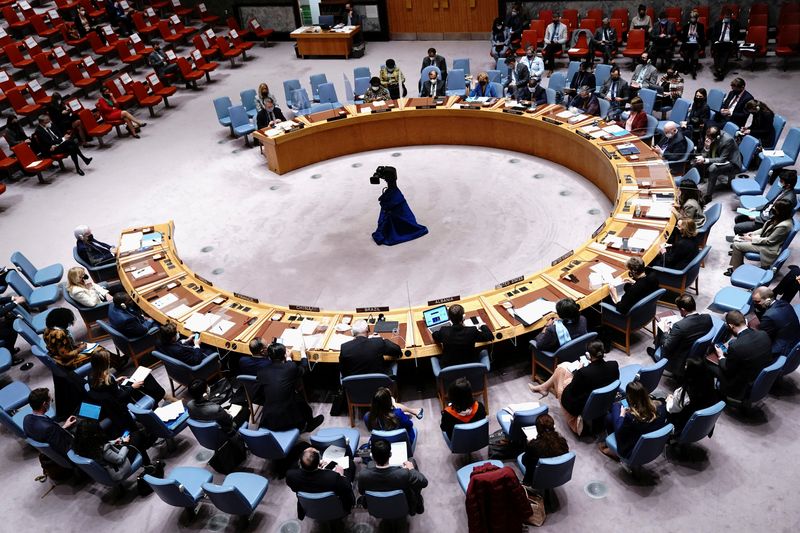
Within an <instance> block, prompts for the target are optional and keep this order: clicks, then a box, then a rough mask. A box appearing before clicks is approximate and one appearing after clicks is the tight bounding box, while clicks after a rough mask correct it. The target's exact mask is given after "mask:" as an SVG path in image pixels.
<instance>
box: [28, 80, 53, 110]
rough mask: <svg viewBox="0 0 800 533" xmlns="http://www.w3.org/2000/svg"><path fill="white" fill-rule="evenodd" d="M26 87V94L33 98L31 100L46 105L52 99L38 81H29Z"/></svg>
mask: <svg viewBox="0 0 800 533" xmlns="http://www.w3.org/2000/svg"><path fill="white" fill-rule="evenodd" d="M26 89H27V90H28V94H29V95H31V98H33V101H34V102H36V103H37V104H39V105H43V106H46V105H47V104H49V103H50V101H51V100H52V97H51V96H50V95H49V94H47V91H45V90H44V87H42V86H41V85H39V82H38V81H36V80H31V81H29V82H28V85H27V86H26Z"/></svg>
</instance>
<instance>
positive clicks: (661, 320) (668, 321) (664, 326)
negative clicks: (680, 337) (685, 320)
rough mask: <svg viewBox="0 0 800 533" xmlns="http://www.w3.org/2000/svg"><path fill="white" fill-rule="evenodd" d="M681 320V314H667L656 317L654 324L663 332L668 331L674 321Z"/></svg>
mask: <svg viewBox="0 0 800 533" xmlns="http://www.w3.org/2000/svg"><path fill="white" fill-rule="evenodd" d="M680 320H681V315H668V316H663V317H656V326H657V327H658V329H660V330H661V331H663V332H664V333H668V332H669V330H670V329H672V326H673V325H674V324H675V322H678V321H680Z"/></svg>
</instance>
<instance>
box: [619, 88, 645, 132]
mask: <svg viewBox="0 0 800 533" xmlns="http://www.w3.org/2000/svg"><path fill="white" fill-rule="evenodd" d="M617 124H618V125H619V126H620V127H621V128H625V129H626V130H628V131H629V132H631V133H632V134H634V135H636V136H637V137H641V136H642V135H644V134H645V133H647V113H645V112H644V102H643V101H642V99H641V98H639V97H638V96H636V97H634V98H633V99H632V100H631V112H630V114H628V118H627V119H626V120H625V121H624V122H623V121H620V122H617Z"/></svg>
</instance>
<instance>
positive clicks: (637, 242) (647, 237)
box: [628, 229, 659, 250]
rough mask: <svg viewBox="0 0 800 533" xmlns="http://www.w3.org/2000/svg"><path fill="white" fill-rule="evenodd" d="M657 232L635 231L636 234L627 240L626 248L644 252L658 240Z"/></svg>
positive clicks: (647, 230) (649, 230) (651, 230)
mask: <svg viewBox="0 0 800 533" xmlns="http://www.w3.org/2000/svg"><path fill="white" fill-rule="evenodd" d="M658 235H659V231H658V230H654V229H637V230H636V233H634V234H633V236H631V238H630V239H628V248H641V249H642V250H645V249H647V248H649V247H650V245H651V244H653V241H655V240H656V239H657V238H658Z"/></svg>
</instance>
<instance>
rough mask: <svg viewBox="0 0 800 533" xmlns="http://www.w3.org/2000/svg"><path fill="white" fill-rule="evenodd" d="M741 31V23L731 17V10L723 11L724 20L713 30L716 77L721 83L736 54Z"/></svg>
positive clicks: (712, 43) (712, 40) (712, 52)
mask: <svg viewBox="0 0 800 533" xmlns="http://www.w3.org/2000/svg"><path fill="white" fill-rule="evenodd" d="M740 32H741V29H740V27H739V21H737V20H736V19H734V18H732V17H731V10H730V9H728V8H725V9H723V10H722V18H721V19H720V20H718V21H717V22H716V23H715V24H714V27H713V28H712V30H711V57H713V58H714V77H715V78H716V80H717V81H720V80H721V79H722V78H724V77H725V72H726V71H727V68H728V60H729V59H730V57H731V55H732V54H733V53H734V52H736V48H737V44H736V42H737V41H738V40H739V34H740Z"/></svg>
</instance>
